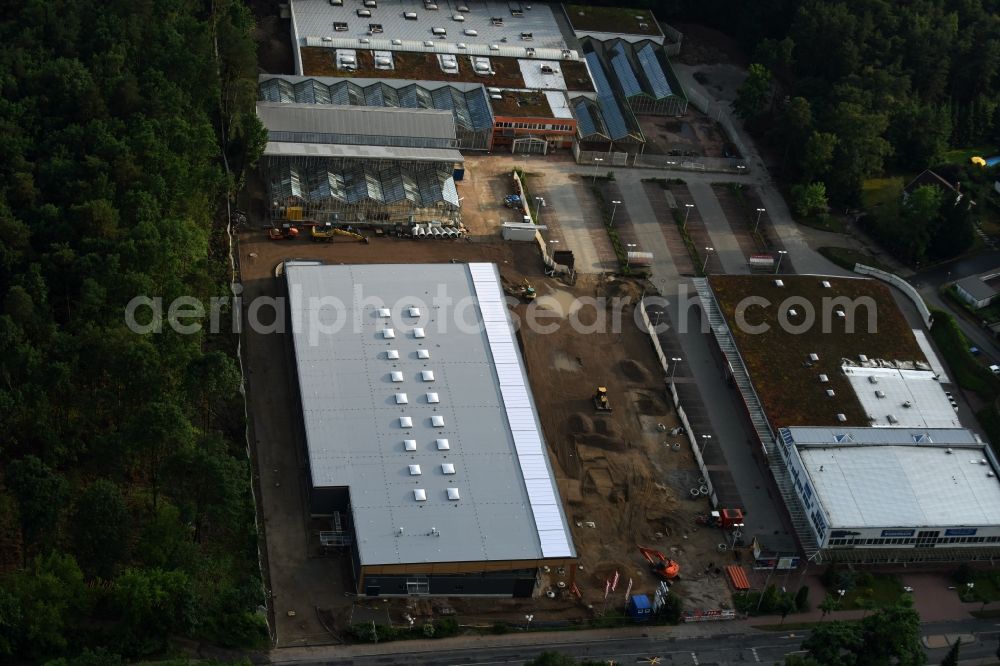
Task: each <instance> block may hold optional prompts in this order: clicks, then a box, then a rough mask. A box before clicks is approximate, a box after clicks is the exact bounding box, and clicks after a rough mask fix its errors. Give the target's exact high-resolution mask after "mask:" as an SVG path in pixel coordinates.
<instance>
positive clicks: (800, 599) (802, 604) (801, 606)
mask: <svg viewBox="0 0 1000 666" xmlns="http://www.w3.org/2000/svg"><path fill="white" fill-rule="evenodd" d="M795 608H796V609H797V610H798V611H799V612H800V613H804V612H806V611H807V610H809V587H808V586H806V585H803V586H802V587H800V588H799V591H798V592H796V593H795Z"/></svg>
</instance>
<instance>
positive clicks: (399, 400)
mask: <svg viewBox="0 0 1000 666" xmlns="http://www.w3.org/2000/svg"><path fill="white" fill-rule="evenodd" d="M409 401H410V400H409V398H407V397H406V394H405V393H397V394H396V404H397V405H405V404H406V403H408V402H409Z"/></svg>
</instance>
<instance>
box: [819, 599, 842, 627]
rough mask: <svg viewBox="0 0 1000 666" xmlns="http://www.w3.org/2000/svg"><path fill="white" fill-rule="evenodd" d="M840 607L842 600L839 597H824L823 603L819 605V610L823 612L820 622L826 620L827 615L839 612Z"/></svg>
mask: <svg viewBox="0 0 1000 666" xmlns="http://www.w3.org/2000/svg"><path fill="white" fill-rule="evenodd" d="M839 607H840V600H839V599H838V598H837V597H835V596H833V595H832V594H828V595H826V596H825V597H823V601H821V602H820V603H819V609H820V610H821V611H822V612H823V614H822V616H820V622H822V621H823V620H825V619H826V616H827V615H829V614H830V613H832V612H833V611H835V610H837V608H839Z"/></svg>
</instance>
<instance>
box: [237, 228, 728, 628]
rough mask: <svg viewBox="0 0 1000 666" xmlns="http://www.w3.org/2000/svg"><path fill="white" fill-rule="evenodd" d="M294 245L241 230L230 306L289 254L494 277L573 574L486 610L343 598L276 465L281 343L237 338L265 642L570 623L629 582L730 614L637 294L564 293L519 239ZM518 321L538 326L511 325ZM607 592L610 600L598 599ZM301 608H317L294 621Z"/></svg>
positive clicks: (282, 386)
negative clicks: (262, 536)
mask: <svg viewBox="0 0 1000 666" xmlns="http://www.w3.org/2000/svg"><path fill="white" fill-rule="evenodd" d="M309 235H310V234H303V235H302V236H301V237H295V238H290V239H287V241H286V242H274V241H272V240H270V239H269V237H268V234H267V233H262V232H260V231H247V232H244V233H243V234H242V237H241V241H240V265H241V271H242V275H241V277H242V282H243V284H244V287H245V291H244V296H245V298H247V299H252V298H258V297H261V296H274V295H277V294H278V293H279V292H278V286H277V282H278V281H277V280H276V279H275V277H274V275H275V269H276V267H277V266H278V265H279V264H281V262H282V261H284V260H286V259H289V258H295V259H298V260H316V261H320V262H323V263H330V264H334V263H335V264H370V263H378V264H391V263H418V262H419V263H449V262H460V263H462V262H483V261H488V262H492V263H495V264H496V265H497V266H498V268H499V271H500V275H501V279H502V283H503V285H504V288H505V291H506V292H507V294H508V296H509V297H510V298H509V300H516V301H517V305H516V306H514V307H513V310H512V312H511V316H512V319H513V320H514V321H515V322H520V325H519V327H518V334H517V336H518V344H519V346H520V348H521V350H522V353H523V358H524V363H525V368H526V372H527V376H528V378H529V380H530V385H531V390H532V393H533V394H534V396H535V398H536V403H537V410H538V416H539V420H540V423H541V426H542V428H543V431H544V439H545V441H546V442H547V445H548V457H549V461H550V463H551V467H552V469H553V471H554V474H555V481H556V483H557V485H558V490H559V495H560V496H561V498H562V510H563V511H564V513H565V516H566V519H567V521H568V525H569V528H570V530H571V533H572V539H573V543H574V545H575V548H576V552H577V560H576V564H577V566H576V568H575V572H574V571H573V570H572V567H568V566H567V567H541V568H540V569H539V570H538V584H537V585H536V586H535V590H534V592H533V597H532V598H525V599H516V598H510V599H491V601H490V603H489V604H483V603H481V602H480V601H476V600H475V598H470V597H461V596H449V597H446V598H445V597H434V596H430V597H422V596H409V597H402V598H399V597H397V598H391V599H387V598H386V597H382V598H380V599H379V598H376V599H372V598H368V599H365V598H364V597H357V598H356V597H355V596H354V595H353V594H351V591H352V588H353V583H352V582H351V576H352V574H351V571H350V568H351V567H350V563H349V558H348V557H346V555H345V554H344V553H343V552H342V551H341V550H338V549H337V548H324V547H322V546H321V545H320V540H319V532H320V531H322V530H323V529H328V526H326V525H325V523H324V522H323V521H317V520H315V519H311V518H310V516H309V510H308V507H307V500H306V487H307V486H308V482H307V480H306V479H305V474H304V471H305V469H306V462H305V461H304V460H303V459H302V455H303V454H302V453H301V452H299V453H298V454H297V458H295V457H290V456H289V455H288V452H289V451H293V450H296V446H295V444H294V441H293V433H294V432H295V428H296V426H295V425H294V422H293V421H294V419H293V416H292V414H294V412H295V411H296V410H297V409H298V408H297V406H296V404H295V403H296V399H295V398H294V395H293V393H292V392H291V390H290V389H289V387H290V386H292V381H291V379H290V376H289V373H290V369H289V367H288V366H289V363H288V352H287V344H288V342H287V340H286V339H285V337H286V336H285V335H271V334H260V333H256V332H253V331H248V332H247V334H246V351H245V354H246V362H247V363H248V365H249V367H250V368H252V369H253V371H252V373H251V374H250V376H249V377H250V387H249V401H250V403H249V404H250V408H251V413H252V414H253V423H254V429H255V431H256V432H255V438H256V441H257V446H258V452H257V455H258V458H259V461H258V465H259V469H261V470H262V472H261V473H262V476H263V477H264V478H262V484H261V493H262V497H261V502H262V504H263V514H264V516H265V519H266V520H267V540H268V549H269V552H270V553H272V555H271V556H270V557H269V558H268V560H269V568H270V581H271V590H272V594H273V595H274V597H275V601H274V614H275V622H276V627H277V632H278V636H279V641H282V642H283V641H285V640H304V641H307V642H324V641H328V640H329V639H330V635H331V634H333V635H334V636H341V635H342V632H343V629H344V628H345V627H346V626H349V625H351V624H354V623H357V622H358V621H359V620H360V621H370V620H374V621H376V622H377V623H379V624H382V623H396V624H399V623H404V622H406V619H405V618H406V617H407V616H408V617H410V618H418V619H419V618H423V619H425V620H426V619H433V618H435V617H438V616H440V615H442V614H452V613H454V614H456V615H457V616H458V617H459V618H460V621H461V623H462V624H463V625H481V626H490V625H493V624H495V623H517V622H518V621H519V620H520V619H523V613H524V612H530V613H532V614H533V616H534V618H535V621H536V622H541V623H546V622H548V623H553V625H558V624H566V623H577V622H583V621H586V620H590V619H594V618H597V617H600V616H601V615H603V614H606V613H614V614H619V615H620V614H621V613H622V612H623V610H624V605H625V593H626V589H627V587H628V586H629V583H630V582H631V592H632V594H647V595H649V596H650V597H652V596H653V593H654V591H655V590H656V589H657V587H658V585H659V584H660V582H661V581H663V580H668V581H669V583H670V584H671V588H670V590H671V593H672V594H676V595H677V596H678V597H679V598H680V599H681V600H682V603H683V606H684V608H685V609H686V610H692V611H701V610H705V611H712V610H718V609H727V608H731V598H730V591H729V587H728V583H727V579H726V577H725V569H724V566H725V565H726V564H730V563H732V562H733V561H734V554H733V553H732V552H726V551H725V550H720V549H725V546H720V544H723V543H726V542H727V536H726V535H725V533H724V532H723V531H722V530H720V529H718V528H717V527H714V526H712V525H707V524H704V523H707V522H710V521H708V520H706V514H707V513H708V511H709V509H710V506H709V502H708V498H707V497H706V496H704V495H699V494H698V492H697V491H698V489H699V486H700V485H701V484H702V482H703V479H701V478H700V475H699V472H698V471H697V466H696V464H695V461H694V458H693V456H692V453H691V450H690V447H689V445H688V444H687V439H686V438H685V437H684V436H683V434H682V433H681V432H680V431H679V423H678V422H677V420H676V416H675V414H674V412H673V409H672V407H671V406H670V403H669V402H668V400H669V398H668V397H667V393H666V391H665V385H664V381H663V370H662V369H661V367H660V365H659V361H658V360H657V357H656V355H655V354H654V352H653V348H652V345H651V343H650V339H649V336H648V334H647V333H646V331H645V330H643V327H642V325H641V323H640V324H639V325H637V323H636V317H637V312H636V310H635V305H636V303H637V302H638V301H639V298H640V295H641V293H642V291H643V288H644V285H643V284H642V283H640V282H637V281H633V280H622V279H617V278H614V277H609V276H596V275H593V276H589V275H588V276H584V275H581V276H578V277H577V279H576V280H575V284H567V283H565V282H563V281H562V280H559V279H556V278H551V277H546V276H545V274H544V270H543V269H544V266H543V264H542V261H541V257H540V255H539V252H538V248H537V247H536V246H535V245H534V244H533V243H503V242H502V241H499V240H496V241H492V240H491V241H485V242H484V241H480V242H470V241H469V240H457V241H451V242H415V241H413V240H409V239H395V238H387V237H377V238H376V237H372V238H370V239H369V240H370V242H367V243H358V242H354V241H356V240H357V239H356V238H352V237H349V236H346V235H335V236H334V237H333V238H332V239H331V240H332V242H329V243H312V242H309V240H308V238H309ZM362 237H363V236H362ZM595 299H596V300H595ZM601 299H606V301H602V300H601ZM594 303H602V305H600V306H595V305H594ZM528 317H533V318H534V319H535V320H536V321H537V322H538V323H539V324H540V326H525V325H524V322H525V321H526V320H527V318H528ZM599 320H604V322H605V323H606V324H607V325H606V326H605V325H604V324H603V323H601V321H599ZM272 470H273V471H272ZM272 475H273V476H274V477H275V479H277V480H274V481H273V483H272V479H271V478H269V477H271V476H272ZM263 481H267V483H263ZM276 516H280V517H281V518H282V520H273V518H274V517H276ZM699 523H702V524H699ZM640 548H644V549H645V552H643V551H641V550H640ZM661 557H662V558H663V560H664V561H663V562H660V558H661ZM616 579H617V580H616ZM612 581H614V586H615V587H616V591H614V592H610V593H608V594H606V590H607V589H608V588H609V587H610V586H611V584H612ZM310 608H315V609H316V612H312V611H310V612H308V613H306V612H303V610H302V609H310ZM290 612H291V614H289V613H290ZM372 614H374V615H372Z"/></svg>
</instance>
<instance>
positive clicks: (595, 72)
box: [586, 51, 630, 140]
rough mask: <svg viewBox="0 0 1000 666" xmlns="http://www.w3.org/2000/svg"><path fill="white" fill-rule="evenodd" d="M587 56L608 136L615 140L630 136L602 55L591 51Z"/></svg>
mask: <svg viewBox="0 0 1000 666" xmlns="http://www.w3.org/2000/svg"><path fill="white" fill-rule="evenodd" d="M586 58H587V65H588V66H589V68H590V73H591V75H592V76H593V77H594V85H595V87H596V88H597V103H598V105H599V106H600V108H601V115H602V116H604V124H605V126H606V127H607V128H608V136H609V137H610V138H612V139H615V140H617V139H624V138H626V137H628V136H630V132H629V130H628V123H626V122H625V116H624V115H623V114H622V110H621V107H619V106H618V100H616V99H615V91H614V89H613V88H612V87H611V83H610V82H609V81H608V77H607V74H605V73H604V65H602V64H601V59H600V57H599V56H598V55H597V53H595V52H593V51H591V52H590V53H588V54H587V56H586Z"/></svg>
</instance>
